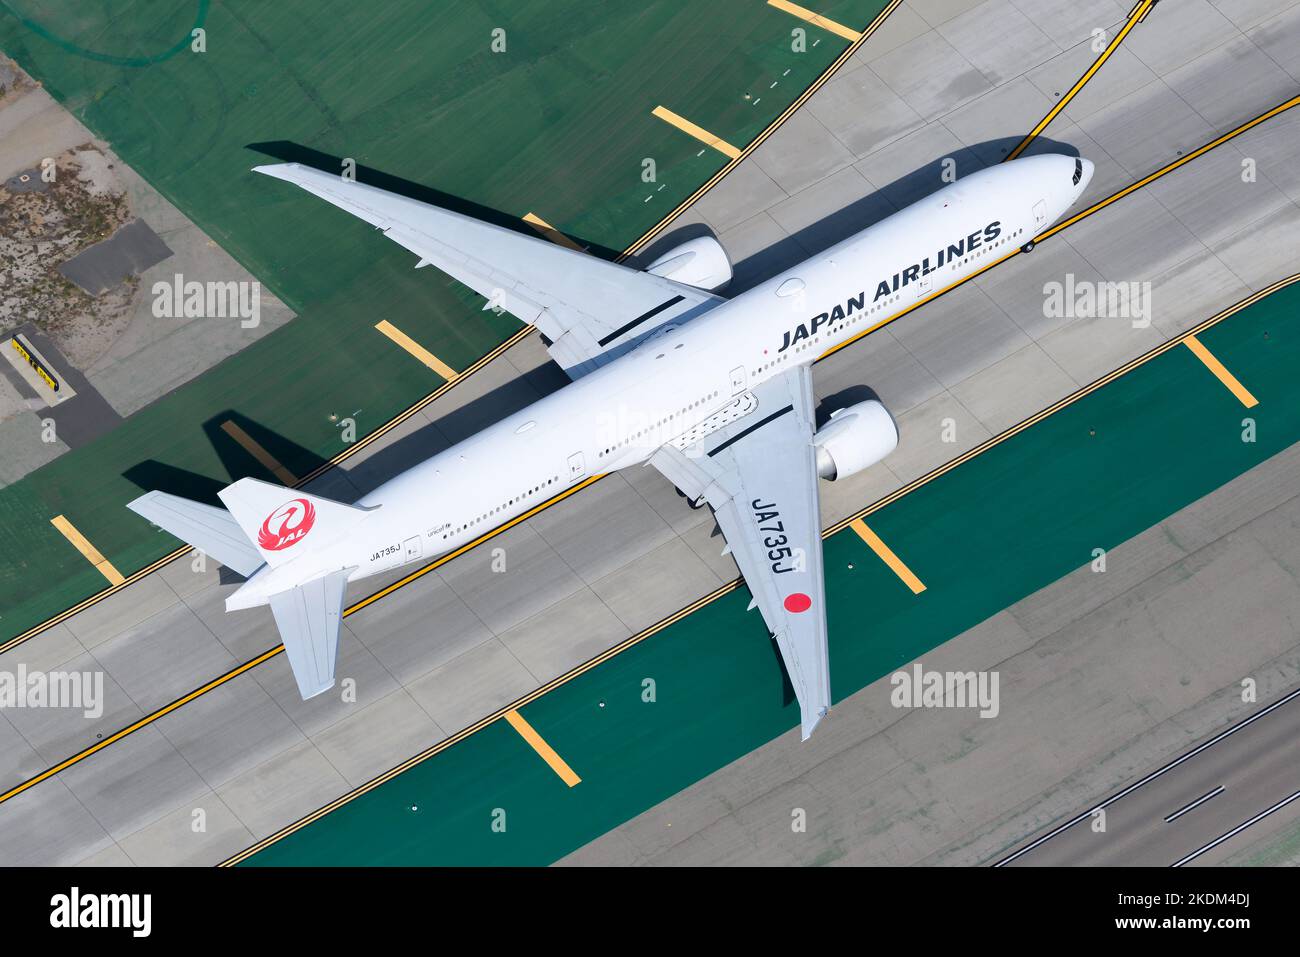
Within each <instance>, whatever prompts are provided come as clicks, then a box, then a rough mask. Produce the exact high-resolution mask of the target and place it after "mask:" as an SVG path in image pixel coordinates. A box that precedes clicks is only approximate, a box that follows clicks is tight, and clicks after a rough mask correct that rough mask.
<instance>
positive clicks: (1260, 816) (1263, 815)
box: [1169, 791, 1300, 867]
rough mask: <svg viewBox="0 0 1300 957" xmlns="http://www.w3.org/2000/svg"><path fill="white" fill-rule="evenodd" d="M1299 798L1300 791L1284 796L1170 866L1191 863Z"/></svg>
mask: <svg viewBox="0 0 1300 957" xmlns="http://www.w3.org/2000/svg"><path fill="white" fill-rule="evenodd" d="M1297 798H1300V791H1296V792H1295V793H1294V794H1292V795H1291V796H1290V797H1285V798H1283V799H1282V800H1280V801H1278V802H1277V803H1276V804H1274V805H1273V806H1272V807H1271V808H1268V809H1267V810H1263V811H1260V812H1259V813H1258V814H1256V815H1255V816H1254V817H1252V818H1251V819H1250V820H1249V821H1243V822H1242V823H1241V824H1238V825H1237V826H1236V827H1234V828H1233V829H1232V830H1231V831H1229V832H1228V833H1226V834H1220V835H1219V836H1218V837H1216V838H1215V839H1214V840H1212V841H1211V842H1210V843H1209V844H1206V845H1205V846H1204V847H1198V848H1197V849H1196V850H1194V851H1192V853H1190V854H1188V855H1187V856H1186V857H1184V858H1182V859H1181V860H1178V861H1174V863H1172V864H1170V865H1169V866H1170V867H1182V866H1183V865H1184V864H1190V863H1191V862H1192V861H1194V860H1196V859H1197V858H1198V857H1200V856H1201V855H1202V854H1204V853H1205V852H1206V851H1212V850H1214V849H1215V848H1216V847H1218V846H1219V845H1220V844H1222V843H1223V842H1224V841H1226V840H1228V839H1229V838H1230V837H1232V836H1233V835H1234V834H1240V833H1241V832H1242V831H1244V830H1245V829H1246V828H1248V827H1250V826H1251V825H1252V824H1258V823H1259V822H1260V821H1262V820H1264V818H1266V817H1268V816H1269V815H1270V814H1272V813H1273V812H1274V811H1280V810H1282V808H1284V807H1286V806H1287V805H1288V804H1290V803H1291V802H1292V801H1294V800H1296V799H1297Z"/></svg>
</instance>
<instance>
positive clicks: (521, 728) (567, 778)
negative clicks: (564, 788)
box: [506, 711, 582, 787]
mask: <svg viewBox="0 0 1300 957" xmlns="http://www.w3.org/2000/svg"><path fill="white" fill-rule="evenodd" d="M506 720H507V721H509V722H510V727H512V728H514V729H515V730H516V731H518V732H519V736H520V737H521V738H523V739H524V740H525V741H527V742H528V743H529V744H530V745H531V746H532V749H533V750H534V751H536V752H537V753H538V754H539V755H540V756H541V758H542V760H543V761H545V762H546V763H547V764H549V765H550V766H551V770H552V771H554V772H555V773H556V774H558V775H559V776H560V779H561V780H563V781H564V783H565V784H567V785H568V786H569V787H573V786H574V785H575V784H581V783H582V778H580V777H578V776H577V775H576V774H574V773H573V768H571V767H569V766H568V765H567V764H565V763H564V758H562V757H560V756H559V755H558V754H556V753H555V749H554V748H552V747H551V746H550V745H549V744H547V743H546V741H545V740H543V739H542V736H541V735H540V734H538V733H537V732H536V731H535V730H533V726H532V725H531V724H529V723H528V722H527V721H525V720H524V716H523V715H522V714H520V713H519V712H518V711H507V712H506Z"/></svg>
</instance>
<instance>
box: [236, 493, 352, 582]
mask: <svg viewBox="0 0 1300 957" xmlns="http://www.w3.org/2000/svg"><path fill="white" fill-rule="evenodd" d="M217 494H218V495H219V496H220V498H221V501H222V502H224V503H225V505H226V508H227V509H229V510H230V514H231V515H233V516H234V518H235V521H236V522H238V523H239V527H240V528H242V529H243V530H244V534H245V535H246V536H247V537H248V539H249V540H250V541H252V542H253V544H254V545H255V546H256V547H257V550H258V552H259V553H260V554H261V556H262V560H263V561H265V562H266V563H267V564H268V565H271V566H272V567H274V566H276V565H283V564H284V563H285V562H287V561H290V560H292V559H294V558H297V557H298V555H300V554H302V553H303V552H305V551H308V550H309V549H306V548H300V547H299V545H300V543H302V542H308V543H310V545H311V546H313V547H314V546H319V545H327V544H329V543H330V542H333V541H336V540H337V539H339V538H340V537H342V536H343V535H345V534H347V533H349V532H351V531H353V530H354V528H355V527H356V525H357V523H358V522H360V521H361V520H362V519H363V518H365V517H366V514H367V513H368V512H369V511H371V510H370V509H364V508H357V507H356V506H355V505H344V504H343V503H342V502H335V501H334V500H333V499H328V498H321V497H320V496H319V495H309V494H308V493H306V492H303V491H300V490H298V489H290V488H285V487H284V486H282V485H275V484H272V483H271V482H262V481H259V480H258V479H252V478H244V479H240V480H239V481H238V482H235V483H234V484H233V485H227V486H226V487H225V488H223V489H222V490H221V491H220V492H218V493H217Z"/></svg>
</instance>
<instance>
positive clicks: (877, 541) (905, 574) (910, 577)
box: [849, 518, 925, 595]
mask: <svg viewBox="0 0 1300 957" xmlns="http://www.w3.org/2000/svg"><path fill="white" fill-rule="evenodd" d="M849 527H850V528H852V529H853V530H854V531H855V532H857V533H858V538H860V539H862V540H863V541H864V542H866V543H867V545H868V546H869V547H870V548H871V550H872V551H873V552H875V553H876V554H877V555H878V556H879V557H880V560H881V561H882V562H884V563H885V564H886V565H888V566H889V568H890V570H891V571H892V572H893V573H894V574H895V575H897V576H898V577H899V578H901V579H902V580H903V584H904V585H906V586H907V587H908V588H910V589H912V594H913V595H919V594H921V592H923V591H925V583H924V582H923V581H921V579H919V578H917V577H916V575H914V574H913V573H912V569H910V568H908V567H907V566H906V565H904V564H903V560H902V559H901V558H899V557H898V556H897V555H895V554H894V550H893V549H892V548H890V547H889V546H888V545H886V544H885V543H884V542H883V541H882V540H881V538H880V536H879V535H877V534H876V533H875V532H873V531H872V530H871V529H869V528H867V523H866V522H864V521H863V520H862V519H860V518H855V519H854V520H853V521H851V522H849Z"/></svg>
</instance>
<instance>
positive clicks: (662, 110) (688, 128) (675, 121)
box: [650, 106, 741, 160]
mask: <svg viewBox="0 0 1300 957" xmlns="http://www.w3.org/2000/svg"><path fill="white" fill-rule="evenodd" d="M650 112H651V113H653V114H654V115H655V116H657V117H659V119H661V120H663V121H664V122H665V123H669V124H671V125H672V126H675V127H677V128H678V129H679V130H681V131H682V132H683V133H685V134H687V135H688V136H693V137H695V138H696V139H697V140H699V141H700V142H701V143H703V144H705V145H706V146H712V147H713V148H714V149H715V150H717V151H718V152H719V153H721V154H722V155H723V156H725V157H727V159H733V160H734V159H740V153H741V151H740V150H738V149H736V148H735V147H734V146H732V145H731V144H730V143H728V142H727V141H726V140H720V139H718V138H717V137H716V136H714V135H713V134H712V133H710V132H709V131H708V130H706V129H704V128H703V127H699V126H696V125H695V124H694V123H692V122H691V121H690V120H688V119H686V118H685V117H682V116H678V115H677V114H676V113H674V112H673V111H672V110H670V109H668V108H667V107H666V106H656V107H655V108H654V109H653V110H651V111H650Z"/></svg>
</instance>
